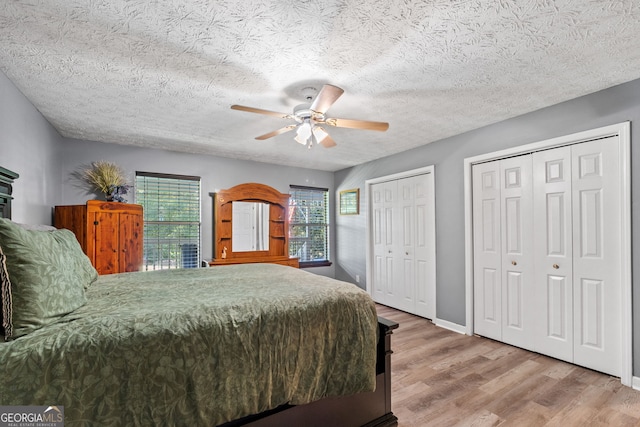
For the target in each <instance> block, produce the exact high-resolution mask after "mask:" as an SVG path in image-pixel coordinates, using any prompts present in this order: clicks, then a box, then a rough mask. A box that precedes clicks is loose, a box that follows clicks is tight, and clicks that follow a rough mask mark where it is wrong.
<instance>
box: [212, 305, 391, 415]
mask: <svg viewBox="0 0 640 427" xmlns="http://www.w3.org/2000/svg"><path fill="white" fill-rule="evenodd" d="M378 328H379V337H378V346H377V352H376V354H377V363H376V390H375V391H374V392H370V393H358V394H354V395H350V396H343V397H340V398H325V399H322V400H318V401H316V402H312V403H308V404H306V405H300V406H291V405H283V406H280V407H278V408H276V409H273V410H271V411H267V412H263V413H260V414H258V415H250V416H248V417H244V418H241V419H238V420H234V421H230V422H228V423H225V424H222V425H220V426H219V427H239V426H249V427H276V426H278V427H286V426H305V427H326V426H332V427H358V426H364V427H387V426H388V427H391V426H397V425H398V418H397V417H396V416H395V415H394V414H393V412H392V411H391V353H393V351H391V334H392V333H393V330H394V329H396V328H398V324H397V323H396V322H393V321H390V320H387V319H385V318H383V317H378Z"/></svg>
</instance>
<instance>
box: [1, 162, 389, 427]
mask: <svg viewBox="0 0 640 427" xmlns="http://www.w3.org/2000/svg"><path fill="white" fill-rule="evenodd" d="M16 178H18V174H17V173H15V172H12V171H10V170H7V169H4V168H2V167H0V218H11V200H12V199H13V197H12V184H13V180H15V179H16ZM397 327H398V324H397V323H395V322H392V321H390V320H387V319H385V318H382V317H378V330H379V336H378V344H377V348H376V356H377V362H376V390H375V391H374V392H368V393H358V394H354V395H350V396H343V397H339V398H325V399H321V400H318V401H315V402H312V403H309V404H306V405H299V406H291V405H283V406H280V407H278V408H276V409H273V410H270V411H267V412H263V413H260V414H257V415H250V416H248V417H244V418H241V419H238V420H234V421H230V422H228V423H225V424H222V425H221V426H220V427H239V426H248V427H276V426H277V427H283V426H284V427H288V426H301V425H304V426H305V427H325V426H332V427H358V426H364V427H391V426H397V425H398V418H397V417H396V416H395V415H394V414H393V412H392V411H391V353H392V351H391V334H392V333H393V330H394V329H396V328H397Z"/></svg>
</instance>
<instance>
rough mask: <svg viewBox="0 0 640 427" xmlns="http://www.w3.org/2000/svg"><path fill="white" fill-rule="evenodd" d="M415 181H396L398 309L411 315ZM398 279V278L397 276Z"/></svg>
mask: <svg viewBox="0 0 640 427" xmlns="http://www.w3.org/2000/svg"><path fill="white" fill-rule="evenodd" d="M415 193H416V179H415V177H411V178H403V179H399V180H398V205H399V209H398V212H399V213H400V217H399V223H398V224H397V225H398V226H399V229H398V232H399V243H400V245H401V246H400V247H398V248H397V251H396V255H397V258H398V261H399V267H400V270H401V277H402V301H401V304H400V306H399V307H398V308H399V309H401V310H404V311H408V312H409V313H413V312H414V311H415V305H416V304H415V289H416V261H415V253H414V247H415V241H416V238H417V236H416V209H415ZM399 277H400V276H399Z"/></svg>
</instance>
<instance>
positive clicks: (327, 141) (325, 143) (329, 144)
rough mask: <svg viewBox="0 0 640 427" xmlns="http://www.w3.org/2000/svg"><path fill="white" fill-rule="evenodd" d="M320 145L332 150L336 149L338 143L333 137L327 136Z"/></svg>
mask: <svg viewBox="0 0 640 427" xmlns="http://www.w3.org/2000/svg"><path fill="white" fill-rule="evenodd" d="M320 144H322V145H323V146H324V147H325V148H331V147H335V146H336V145H338V144H336V142H335V141H334V140H333V138H331V136H329V135H327V136H326V137H325V138H324V139H323V140H322V141H320Z"/></svg>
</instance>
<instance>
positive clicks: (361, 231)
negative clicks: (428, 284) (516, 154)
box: [335, 80, 640, 373]
mask: <svg viewBox="0 0 640 427" xmlns="http://www.w3.org/2000/svg"><path fill="white" fill-rule="evenodd" d="M453 119H455V118H453ZM627 120H630V121H632V134H631V157H632V158H631V164H632V230H633V236H632V251H633V272H634V273H635V272H636V271H637V268H638V266H639V265H640V264H639V263H638V257H639V256H640V255H639V254H640V205H639V203H640V178H639V175H638V174H637V173H635V172H634V171H635V170H638V168H640V150H637V149H636V148H635V147H636V146H637V145H638V144H640V134H637V133H636V132H633V131H634V126H633V125H634V123H636V122H637V123H640V80H635V81H632V82H629V83H626V84H623V85H619V86H616V87H612V88H609V89H606V90H603V91H600V92H597V93H594V94H590V95H587V96H584V97H581V98H577V99H574V100H571V101H567V102H564V103H561V104H558V105H555V106H552V107H548V108H545V109H542V110H538V111H535V112H532V113H529V114H525V115H523V116H519V117H516V118H513V119H510V120H506V121H504V122H500V123H496V124H493V125H490V126H487V127H484V128H481V129H477V130H474V131H471V132H467V133H464V134H460V135H456V136H453V137H451V138H447V139H444V140H441V141H438V142H434V143H432V144H428V145H426V146H423V147H420V148H416V149H414V150H410V151H406V152H403V153H400V154H397V155H393V156H389V157H386V158H384V159H381V160H377V161H373V162H370V163H367V164H364V165H360V166H356V167H353V168H349V169H345V170H342V171H339V172H336V174H335V184H336V191H337V192H338V191H340V190H343V189H348V188H360V191H361V194H362V195H363V196H364V194H363V191H364V182H365V180H367V179H371V178H377V177H380V176H385V175H389V174H393V173H397V172H401V171H405V170H410V169H415V168H418V167H423V166H427V165H435V185H436V257H437V260H436V274H437V280H436V292H437V301H436V313H437V317H438V318H439V319H443V320H447V321H450V322H454V323H457V324H460V325H465V324H466V321H465V282H464V280H465V277H464V265H465V252H464V182H463V159H464V158H466V157H471V156H475V155H479V154H483V153H488V152H492V151H496V150H501V149H505V148H509V147H515V146H518V145H523V144H527V143H532V142H537V141H542V140H545V139H549V138H553V137H557V136H562V135H567V134H571V133H575V132H580V131H584V130H588V129H593V128H597V127H601V126H606V125H610V124H614V123H620V122H624V121H627ZM391 126H393V123H391ZM361 210H362V211H363V212H364V213H366V212H367V211H368V200H366V197H363V200H362V202H361ZM365 220H366V217H365V215H359V216H358V217H357V218H338V221H339V227H338V230H337V236H336V238H337V241H338V242H339V244H338V247H337V259H336V265H337V267H336V278H338V279H341V280H347V281H353V280H354V277H355V274H359V275H360V276H361V278H364V277H365V271H366V255H365V243H364V242H365V240H366V223H365ZM361 285H362V286H364V280H361ZM633 295H634V296H633V318H634V328H633V341H634V346H633V350H634V351H633V354H634V373H637V372H640V278H639V277H637V275H635V274H634V275H633Z"/></svg>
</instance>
